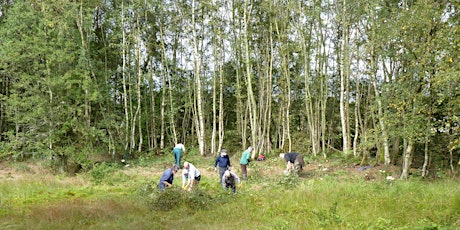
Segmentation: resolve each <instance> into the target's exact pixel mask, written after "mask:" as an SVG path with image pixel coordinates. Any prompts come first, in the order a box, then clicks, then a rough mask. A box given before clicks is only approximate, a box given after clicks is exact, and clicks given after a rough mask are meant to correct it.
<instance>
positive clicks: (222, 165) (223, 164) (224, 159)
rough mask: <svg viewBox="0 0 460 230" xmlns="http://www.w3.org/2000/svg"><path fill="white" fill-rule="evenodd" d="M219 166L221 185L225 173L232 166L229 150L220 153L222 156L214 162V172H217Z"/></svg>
mask: <svg viewBox="0 0 460 230" xmlns="http://www.w3.org/2000/svg"><path fill="white" fill-rule="evenodd" d="M217 165H219V178H220V183H222V176H223V175H224V173H225V171H226V170H227V169H229V168H230V167H231V166H232V165H231V164H230V158H229V157H228V154H227V150H225V149H222V151H220V155H219V156H218V157H217V159H216V161H215V162H214V171H217Z"/></svg>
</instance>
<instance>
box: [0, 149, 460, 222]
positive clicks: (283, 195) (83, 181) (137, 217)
mask: <svg viewBox="0 0 460 230" xmlns="http://www.w3.org/2000/svg"><path fill="white" fill-rule="evenodd" d="M237 158H238V156H236V155H235V156H233V157H232V158H231V159H232V160H236V159H237ZM186 159H187V160H189V161H191V162H194V163H195V165H197V166H198V168H199V169H200V170H201V172H202V175H203V176H202V181H201V184H200V189H199V190H197V191H193V192H184V191H183V190H182V189H181V188H180V186H181V183H180V182H181V178H180V177H176V179H175V181H174V187H173V188H171V189H167V190H166V191H165V192H159V191H158V187H157V186H158V180H159V178H160V175H161V173H162V171H163V169H165V168H166V167H168V166H169V165H170V162H172V155H166V156H157V157H155V158H154V159H151V158H148V157H145V158H143V159H142V160H137V161H132V162H129V166H128V167H126V164H122V163H111V164H105V163H104V164H100V165H98V166H97V167H94V168H93V169H92V170H91V171H90V172H88V173H83V174H78V175H75V176H66V175H62V174H52V173H50V172H48V171H46V170H45V169H46V168H43V166H41V165H40V163H41V162H27V163H8V164H6V163H2V164H1V168H0V172H2V174H1V175H0V204H1V206H0V207H1V209H0V229H172V228H178V229H458V228H460V192H459V191H460V190H459V189H460V185H459V178H458V177H452V176H449V175H447V174H443V175H441V174H440V175H439V176H440V178H438V179H436V180H426V179H422V177H421V176H420V174H417V172H414V176H412V177H411V179H409V180H399V179H394V180H392V179H387V178H388V177H390V176H397V175H398V169H396V168H394V167H378V166H376V167H369V168H367V169H365V170H362V171H361V170H360V167H359V166H356V162H359V160H360V159H359V158H342V157H339V158H331V159H330V160H329V161H327V162H326V161H322V160H321V158H320V159H315V158H309V159H308V162H309V163H308V165H307V167H306V168H305V170H304V171H303V172H302V173H301V174H300V176H299V177H295V176H292V175H288V176H286V175H284V174H283V173H282V172H283V170H284V167H285V163H284V162H283V161H282V160H281V159H277V158H276V156H269V157H268V159H267V160H266V161H263V162H252V163H250V167H249V178H248V180H246V181H244V182H243V184H242V186H241V187H239V188H238V193H237V194H236V195H234V194H233V193H231V192H230V191H224V190H223V189H222V187H221V186H220V184H219V183H218V181H219V179H218V176H217V173H216V172H214V171H213V170H212V169H213V160H214V159H213V158H202V157H201V156H192V155H188V156H186ZM234 170H235V171H236V172H237V173H238V174H240V172H239V169H238V168H234ZM7 172H8V173H7Z"/></svg>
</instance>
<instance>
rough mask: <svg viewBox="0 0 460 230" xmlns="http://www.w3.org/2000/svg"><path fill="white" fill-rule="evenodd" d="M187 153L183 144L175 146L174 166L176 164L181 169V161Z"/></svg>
mask: <svg viewBox="0 0 460 230" xmlns="http://www.w3.org/2000/svg"><path fill="white" fill-rule="evenodd" d="M184 153H185V146H184V144H182V143H177V144H176V145H175V146H174V149H173V154H174V164H176V165H177V166H178V167H179V168H180V165H181V164H180V159H181V158H182V154H184Z"/></svg>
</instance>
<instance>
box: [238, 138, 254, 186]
mask: <svg viewBox="0 0 460 230" xmlns="http://www.w3.org/2000/svg"><path fill="white" fill-rule="evenodd" d="M252 151H254V147H252V146H250V147H249V148H248V149H246V150H245V151H244V152H243V154H242V155H241V159H240V166H241V173H242V174H243V180H246V178H247V176H248V168H247V165H248V164H249V162H250V161H251V153H252Z"/></svg>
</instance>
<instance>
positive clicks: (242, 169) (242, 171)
mask: <svg viewBox="0 0 460 230" xmlns="http://www.w3.org/2000/svg"><path fill="white" fill-rule="evenodd" d="M240 165H241V173H242V174H243V180H246V177H247V175H248V168H247V165H244V164H240Z"/></svg>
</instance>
